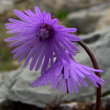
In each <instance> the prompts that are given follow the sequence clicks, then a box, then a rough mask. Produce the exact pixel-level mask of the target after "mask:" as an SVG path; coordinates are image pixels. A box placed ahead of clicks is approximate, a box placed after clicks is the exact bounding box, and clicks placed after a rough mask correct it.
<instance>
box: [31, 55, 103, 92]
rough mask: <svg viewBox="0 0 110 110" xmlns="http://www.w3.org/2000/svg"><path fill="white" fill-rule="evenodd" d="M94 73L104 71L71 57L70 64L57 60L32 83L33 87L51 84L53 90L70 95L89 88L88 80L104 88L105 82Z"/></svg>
mask: <svg viewBox="0 0 110 110" xmlns="http://www.w3.org/2000/svg"><path fill="white" fill-rule="evenodd" d="M60 60H61V59H60ZM94 72H103V71H102V70H96V69H93V68H91V67H87V66H84V65H82V64H79V63H77V62H76V61H75V60H73V59H72V58H71V57H70V63H68V62H65V61H64V60H63V61H62V62H61V61H59V60H57V61H56V62H55V64H54V65H53V66H52V67H51V68H49V69H48V70H47V71H46V72H45V74H43V75H41V76H40V77H39V78H37V79H36V80H35V81H34V82H33V83H32V86H33V87H38V86H41V85H44V86H45V85H48V84H50V85H51V86H52V88H57V89H58V90H62V91H65V92H69V93H73V92H78V88H79V87H81V86H85V87H88V83H87V82H86V80H87V79H88V80H89V81H91V82H92V83H93V85H94V86H95V87H98V86H99V85H101V86H103V85H104V84H103V82H104V80H103V79H101V78H99V77H98V76H97V75H95V74H94Z"/></svg>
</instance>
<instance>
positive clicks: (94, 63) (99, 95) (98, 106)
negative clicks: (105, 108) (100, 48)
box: [78, 41, 101, 110]
mask: <svg viewBox="0 0 110 110" xmlns="http://www.w3.org/2000/svg"><path fill="white" fill-rule="evenodd" d="M78 43H79V44H80V45H81V46H82V47H83V48H84V49H85V51H86V52H87V54H88V55H89V57H90V59H91V61H92V64H93V67H94V68H95V69H99V67H98V64H97V61H96V59H95V57H94V55H93V53H92V52H91V50H90V49H89V48H88V47H87V46H86V45H85V44H84V42H82V41H79V42H78ZM95 74H96V75H97V76H98V77H100V74H99V73H98V72H95ZM98 86H99V88H97V96H96V108H95V110H100V109H101V86H100V85H98Z"/></svg>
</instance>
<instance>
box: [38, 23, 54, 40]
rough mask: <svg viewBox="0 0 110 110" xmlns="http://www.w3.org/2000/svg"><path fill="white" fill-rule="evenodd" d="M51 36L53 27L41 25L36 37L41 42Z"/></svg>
mask: <svg viewBox="0 0 110 110" xmlns="http://www.w3.org/2000/svg"><path fill="white" fill-rule="evenodd" d="M52 34H53V27H52V26H51V25H49V24H42V25H41V26H40V30H39V33H38V36H39V37H40V39H41V40H45V39H47V38H49V37H51V36H52Z"/></svg>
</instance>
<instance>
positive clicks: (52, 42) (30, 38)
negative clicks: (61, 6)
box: [5, 7, 80, 73]
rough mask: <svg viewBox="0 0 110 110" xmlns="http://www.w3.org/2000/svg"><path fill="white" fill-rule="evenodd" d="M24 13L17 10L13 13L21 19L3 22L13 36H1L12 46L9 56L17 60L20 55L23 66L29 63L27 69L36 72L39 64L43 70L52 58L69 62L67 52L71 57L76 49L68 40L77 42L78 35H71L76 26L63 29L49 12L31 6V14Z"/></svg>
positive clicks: (26, 11) (51, 61)
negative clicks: (5, 37)
mask: <svg viewBox="0 0 110 110" xmlns="http://www.w3.org/2000/svg"><path fill="white" fill-rule="evenodd" d="M24 12H25V14H24V13H23V12H21V11H19V10H14V13H15V14H16V15H17V16H18V17H19V18H20V19H21V20H16V19H9V21H10V22H11V23H7V24H6V29H8V30H9V31H7V32H8V33H12V34H13V35H14V36H13V37H10V38H7V39H5V41H6V42H11V44H10V45H9V46H10V47H14V49H13V50H12V52H11V53H12V54H14V56H13V58H18V61H19V62H21V61H22V60H23V59H24V58H26V59H25V63H24V65H27V64H28V63H29V62H30V70H32V69H34V68H35V70H36V71H37V70H38V69H39V67H41V65H42V72H41V73H43V72H45V70H46V69H47V67H48V65H53V64H54V58H56V59H58V58H59V57H62V58H63V59H66V60H67V61H69V58H68V55H67V53H69V54H70V55H72V56H74V55H75V54H76V52H77V51H78V48H77V47H76V46H75V44H73V43H72V42H71V41H79V40H80V39H79V37H77V36H76V35H74V34H72V33H73V32H76V31H77V29H76V28H66V27H64V26H62V25H59V24H58V22H59V21H58V19H57V18H52V17H51V14H50V13H47V12H45V11H43V12H41V11H40V9H39V8H38V7H35V13H34V12H32V11H31V10H25V11H24Z"/></svg>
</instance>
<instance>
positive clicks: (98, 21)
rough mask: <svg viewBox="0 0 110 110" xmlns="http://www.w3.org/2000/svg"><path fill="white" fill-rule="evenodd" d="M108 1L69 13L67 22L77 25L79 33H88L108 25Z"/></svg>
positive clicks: (73, 25)
mask: <svg viewBox="0 0 110 110" xmlns="http://www.w3.org/2000/svg"><path fill="white" fill-rule="evenodd" d="M109 6H110V2H107V3H104V4H100V5H97V6H93V7H90V8H88V9H84V10H81V11H76V12H73V13H70V14H69V15H68V17H67V21H68V24H69V25H70V26H72V27H77V28H78V30H79V32H80V33H83V34H85V33H90V32H94V31H96V30H98V29H104V28H106V27H108V26H110V19H109V18H110V16H109V14H108V13H109V12H110V8H109Z"/></svg>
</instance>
